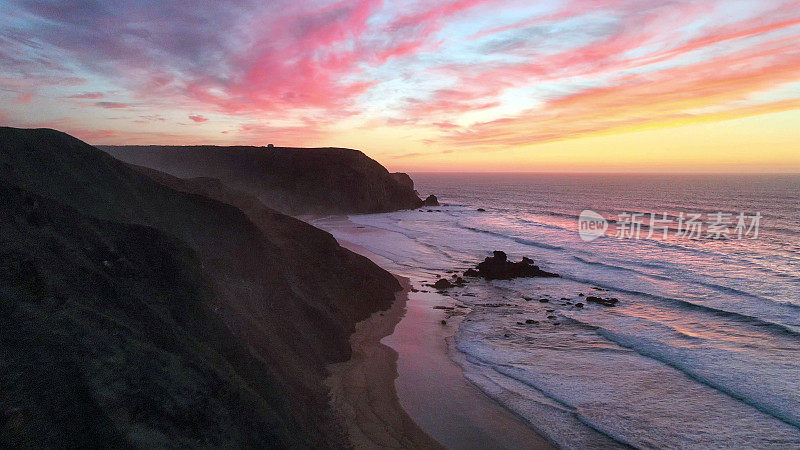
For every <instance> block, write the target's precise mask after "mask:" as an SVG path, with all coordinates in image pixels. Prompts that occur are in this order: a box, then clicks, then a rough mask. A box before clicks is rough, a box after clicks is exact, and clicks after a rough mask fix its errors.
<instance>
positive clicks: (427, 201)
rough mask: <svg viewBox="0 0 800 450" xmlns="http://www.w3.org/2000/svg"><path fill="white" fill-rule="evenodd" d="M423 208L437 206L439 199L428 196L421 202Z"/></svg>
mask: <svg viewBox="0 0 800 450" xmlns="http://www.w3.org/2000/svg"><path fill="white" fill-rule="evenodd" d="M422 204H423V205H425V206H439V199H437V198H436V196H435V195H433V194H431V195H429V196H428V197H427V198H426V199H425V200H424V201H423V202H422Z"/></svg>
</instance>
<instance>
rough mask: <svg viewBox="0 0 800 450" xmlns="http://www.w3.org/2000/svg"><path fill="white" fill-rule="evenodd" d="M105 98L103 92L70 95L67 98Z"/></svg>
mask: <svg viewBox="0 0 800 450" xmlns="http://www.w3.org/2000/svg"><path fill="white" fill-rule="evenodd" d="M103 97H105V95H104V94H103V93H102V92H84V93H83V94H75V95H70V96H69V97H67V98H75V99H87V100H97V99H101V98H103Z"/></svg>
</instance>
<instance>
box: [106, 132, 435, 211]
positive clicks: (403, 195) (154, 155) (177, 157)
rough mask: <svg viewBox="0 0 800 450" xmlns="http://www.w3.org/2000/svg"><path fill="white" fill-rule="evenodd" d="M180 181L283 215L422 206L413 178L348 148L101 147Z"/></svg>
mask: <svg viewBox="0 0 800 450" xmlns="http://www.w3.org/2000/svg"><path fill="white" fill-rule="evenodd" d="M101 149H102V150H104V151H106V152H108V153H109V154H111V155H112V156H114V157H115V158H117V159H119V160H121V161H124V162H127V163H131V164H135V165H139V166H144V167H149V168H152V169H155V170H158V171H161V172H165V173H168V174H170V175H173V176H176V177H179V178H198V177H204V178H214V179H218V180H220V181H221V182H222V183H224V184H225V185H227V186H229V187H231V188H233V189H236V190H239V191H243V192H246V193H248V194H250V195H252V196H254V197H256V198H258V199H259V200H260V201H261V202H263V203H264V204H265V205H267V206H269V207H271V208H273V209H275V210H277V211H279V212H282V213H285V214H293V215H300V214H350V213H377V212H388V211H395V210H399V209H412V208H416V207H419V206H420V205H422V200H420V198H419V197H418V196H417V194H416V193H415V192H414V187H413V182H411V178H410V177H408V175H405V174H391V173H389V171H388V170H386V169H385V168H384V167H383V166H381V165H380V164H378V163H377V162H376V161H374V160H372V159H370V158H369V157H367V156H366V155H365V154H363V153H361V152H360V151H358V150H350V149H344V148H285V147H272V148H267V147H216V146H191V147H172V146H124V147H101Z"/></svg>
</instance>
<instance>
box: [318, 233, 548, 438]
mask: <svg viewBox="0 0 800 450" xmlns="http://www.w3.org/2000/svg"><path fill="white" fill-rule="evenodd" d="M336 226H337V227H348V232H360V230H357V229H356V228H355V227H354V226H353V224H352V223H350V222H349V221H347V220H346V219H343V220H342V221H341V222H337V225H336ZM340 244H341V245H342V246H344V247H347V248H349V249H350V250H353V251H355V252H357V253H360V254H362V255H364V256H366V257H368V258H370V259H372V260H373V261H375V262H377V263H379V264H380V259H381V258H380V257H378V256H377V255H374V254H372V253H370V252H369V251H368V250H366V249H364V248H362V247H359V246H357V245H353V244H350V243H348V242H344V241H342V240H341V239H340ZM398 279H399V280H400V281H401V283H402V285H403V287H404V290H403V291H402V292H399V293H398V294H397V300H396V301H395V303H394V304H393V306H392V307H391V308H390V309H389V310H387V311H384V312H382V313H376V314H373V315H372V316H371V317H370V318H368V319H367V320H364V321H362V322H360V323H359V324H358V325H357V327H356V332H355V333H354V334H353V335H352V336H351V339H350V341H351V345H352V348H353V355H352V357H351V359H350V360H348V361H345V362H342V363H338V364H333V365H331V366H329V369H330V372H331V375H330V377H329V378H328V379H327V380H326V385H327V386H328V387H329V388H330V390H331V406H332V408H333V410H334V411H335V413H336V414H337V415H338V416H339V418H340V420H341V422H342V423H346V424H347V425H346V429H347V433H348V434H349V436H350V438H351V440H352V442H353V443H354V445H356V446H357V447H359V448H375V447H382V448H438V447H446V448H468V449H469V448H474V449H512V448H534V449H537V448H552V446H551V445H550V444H549V443H548V442H547V441H546V440H545V439H544V438H542V437H541V436H540V435H539V434H537V433H536V432H535V431H533V430H532V429H531V428H530V427H529V426H528V425H527V424H526V423H525V422H524V421H523V420H521V419H520V418H519V417H517V416H515V415H514V414H513V413H511V412H509V411H508V410H506V409H504V408H503V407H502V406H501V405H500V404H498V403H497V402H495V401H494V400H492V399H491V398H489V397H488V396H486V395H485V394H484V393H482V392H481V391H480V390H478V389H477V388H476V387H475V386H474V385H472V384H471V383H470V382H469V381H468V380H467V379H466V378H465V377H464V376H463V374H462V372H461V369H460V368H459V367H458V366H457V365H456V364H455V363H454V362H453V360H452V359H451V358H450V356H449V354H448V352H449V351H450V349H449V345H448V341H449V340H450V339H451V337H452V335H453V334H454V333H455V331H456V330H457V328H458V324H459V323H460V321H461V320H462V319H463V315H459V314H453V313H450V312H445V311H443V310H441V309H435V307H436V306H443V305H445V304H447V299H446V298H445V297H442V296H440V295H438V294H435V293H426V292H412V291H411V290H410V287H411V286H410V284H409V280H408V279H406V278H402V277H398ZM442 320H445V322H446V323H445V324H442V323H441V321H442Z"/></svg>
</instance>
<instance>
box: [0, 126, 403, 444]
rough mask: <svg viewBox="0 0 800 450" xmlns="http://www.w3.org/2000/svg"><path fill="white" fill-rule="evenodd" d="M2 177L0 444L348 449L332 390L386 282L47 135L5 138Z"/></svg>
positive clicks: (235, 211)
mask: <svg viewBox="0 0 800 450" xmlns="http://www.w3.org/2000/svg"><path fill="white" fill-rule="evenodd" d="M0 170H2V177H0V207H2V208H3V212H4V213H3V215H2V217H1V218H0V279H2V280H3V284H2V286H0V320H2V323H3V326H2V327H0V354H2V355H3V357H2V358H0V386H2V395H1V396H0V447H87V446H88V447H96V446H112V447H129V446H133V447H147V448H152V447H238V448H242V447H244V448H264V447H266V448H273V447H281V448H286V447H304V448H310V447H323V448H330V447H334V448H338V447H346V446H347V445H348V444H347V442H346V439H345V437H344V436H343V435H342V433H341V427H339V426H338V425H337V424H336V423H334V422H333V420H332V418H331V414H330V413H329V409H328V397H327V389H326V388H325V386H324V385H323V383H322V380H323V378H324V377H325V376H326V367H327V365H328V364H330V363H332V362H336V361H342V360H345V359H347V358H348V356H349V354H350V345H349V342H348V338H349V336H350V334H351V333H352V331H353V330H354V324H355V323H356V322H358V321H360V320H362V319H365V318H366V317H368V316H369V315H370V314H372V313H373V312H375V311H378V310H383V309H386V308H388V307H389V306H390V305H391V303H392V301H393V300H394V291H395V290H396V289H398V288H399V285H398V283H397V280H396V279H395V278H394V277H392V276H391V274H389V273H387V272H385V271H384V270H382V269H380V268H379V267H377V266H375V265H374V264H372V263H371V262H370V261H369V260H367V259H365V258H363V257H361V256H358V255H356V254H354V253H352V252H350V251H348V250H345V249H343V248H341V247H340V246H339V245H338V244H337V243H336V241H335V239H333V237H332V236H330V235H329V234H328V233H325V232H323V231H321V230H317V229H316V228H313V227H311V226H310V225H307V224H304V223H302V222H300V221H297V220H295V219H292V218H290V217H286V216H283V215H281V214H279V213H277V212H275V211H272V210H269V209H268V208H264V207H263V206H259V204H258V202H256V201H255V200H254V198H253V197H252V196H250V197H247V196H244V195H242V196H239V194H237V193H236V192H235V191H229V190H227V189H226V188H225V186H223V185H222V184H220V183H219V182H218V181H216V180H194V181H185V183H186V184H185V185H184V186H183V187H180V186H178V185H177V183H178V182H179V181H180V180H177V181H176V180H175V179H172V181H165V179H162V180H161V182H156V181H154V180H153V179H151V177H150V175H152V174H150V175H145V174H143V173H141V172H140V171H138V170H134V169H133V168H131V167H129V166H127V165H126V164H123V163H121V162H119V161H117V160H115V159H113V158H111V157H110V156H108V155H107V154H105V153H103V152H101V151H99V150H98V149H96V148H94V147H92V146H90V145H88V144H85V143H83V142H81V141H79V140H77V139H75V138H73V137H71V136H68V135H66V134H64V133H60V132H57V131H54V130H46V129H42V130H21V129H14V128H0ZM153 178H156V177H155V176H153ZM170 183H175V187H170V186H168V185H169V184H170ZM176 188H177V189H176ZM198 194H199V195H198ZM208 197H216V198H224V199H225V201H226V202H230V203H236V204H238V205H239V208H237V207H234V206H231V205H229V204H227V203H223V202H220V201H218V200H213V199H211V198H208ZM247 202H250V203H249V206H248V204H247ZM240 209H244V210H245V212H242V211H241V210H240Z"/></svg>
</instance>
